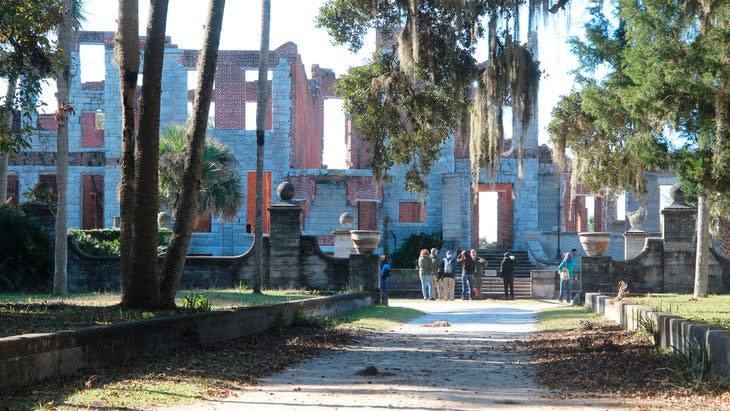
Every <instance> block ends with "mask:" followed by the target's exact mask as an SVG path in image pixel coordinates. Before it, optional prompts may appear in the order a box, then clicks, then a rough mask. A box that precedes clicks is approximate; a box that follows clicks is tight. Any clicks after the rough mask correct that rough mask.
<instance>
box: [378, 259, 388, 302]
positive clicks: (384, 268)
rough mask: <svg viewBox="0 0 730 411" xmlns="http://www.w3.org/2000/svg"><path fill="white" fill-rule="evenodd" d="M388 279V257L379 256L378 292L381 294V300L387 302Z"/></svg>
mask: <svg viewBox="0 0 730 411" xmlns="http://www.w3.org/2000/svg"><path fill="white" fill-rule="evenodd" d="M389 279H390V264H389V263H388V256H387V255H381V256H380V291H382V292H383V298H384V299H385V301H388V280H389Z"/></svg>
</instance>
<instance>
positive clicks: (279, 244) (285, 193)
mask: <svg viewBox="0 0 730 411" xmlns="http://www.w3.org/2000/svg"><path fill="white" fill-rule="evenodd" d="M276 190H277V194H278V196H279V198H280V199H281V200H280V201H279V202H278V203H276V204H274V205H272V206H271V207H269V209H268V210H269V215H270V216H271V232H270V234H269V239H270V243H269V244H270V246H269V284H268V286H269V287H271V288H299V287H300V286H301V285H302V284H300V281H299V269H300V267H301V264H300V261H299V255H300V243H301V234H302V232H301V227H302V208H301V207H299V206H297V205H294V204H292V203H291V199H292V198H293V197H294V185H292V184H291V183H289V182H283V183H281V184H279V187H278V188H277V189H276Z"/></svg>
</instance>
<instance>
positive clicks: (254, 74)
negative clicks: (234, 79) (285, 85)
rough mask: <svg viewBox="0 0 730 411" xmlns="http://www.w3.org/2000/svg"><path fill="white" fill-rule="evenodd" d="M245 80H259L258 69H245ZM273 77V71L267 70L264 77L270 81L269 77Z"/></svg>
mask: <svg viewBox="0 0 730 411" xmlns="http://www.w3.org/2000/svg"><path fill="white" fill-rule="evenodd" d="M245 75H246V81H247V82H248V81H259V71H258V70H246V71H245ZM272 78H274V75H273V72H272V71H271V70H268V71H267V72H266V79H267V80H269V81H271V79H272Z"/></svg>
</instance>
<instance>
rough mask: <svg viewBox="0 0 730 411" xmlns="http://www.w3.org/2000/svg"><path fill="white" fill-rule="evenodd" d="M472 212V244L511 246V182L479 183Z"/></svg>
mask: <svg viewBox="0 0 730 411" xmlns="http://www.w3.org/2000/svg"><path fill="white" fill-rule="evenodd" d="M476 196H477V198H476V204H477V205H476V207H474V212H473V213H472V218H473V220H472V222H473V224H472V227H473V230H472V244H473V246H475V247H478V248H511V247H512V238H513V233H512V227H513V225H512V219H513V207H514V206H513V202H514V200H513V198H512V197H513V196H512V184H480V185H479V192H478V193H476Z"/></svg>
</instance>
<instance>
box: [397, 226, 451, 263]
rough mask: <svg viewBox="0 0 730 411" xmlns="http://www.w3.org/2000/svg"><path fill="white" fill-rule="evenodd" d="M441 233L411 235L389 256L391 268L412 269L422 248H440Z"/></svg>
mask: <svg viewBox="0 0 730 411" xmlns="http://www.w3.org/2000/svg"><path fill="white" fill-rule="evenodd" d="M441 237H442V235H441V231H436V232H433V233H431V234H426V233H418V234H413V235H411V236H410V237H408V238H407V239H406V241H405V242H404V243H403V244H401V246H400V247H398V249H397V250H395V251H394V252H393V255H391V256H390V261H391V264H392V266H393V267H397V268H413V267H414V265H415V264H416V262H417V261H418V255H419V253H420V252H421V250H423V249H424V248H425V249H427V250H430V249H432V248H434V247H441V244H442V243H443V241H442V238H441Z"/></svg>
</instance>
